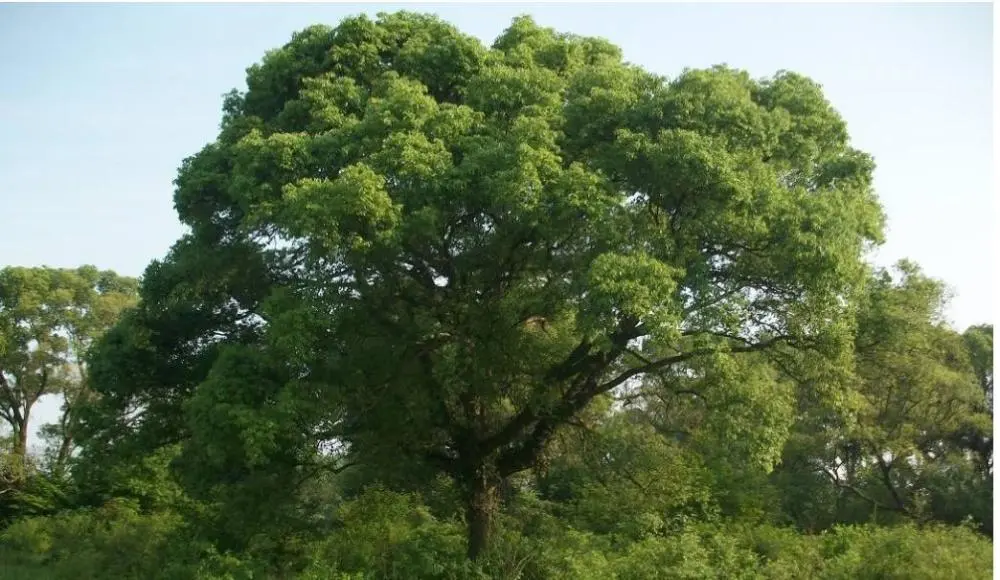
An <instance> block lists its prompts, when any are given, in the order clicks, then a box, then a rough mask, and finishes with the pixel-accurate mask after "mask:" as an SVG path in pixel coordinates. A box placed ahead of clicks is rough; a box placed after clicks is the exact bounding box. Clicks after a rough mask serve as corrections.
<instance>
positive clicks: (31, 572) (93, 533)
mask: <svg viewBox="0 0 1000 580" xmlns="http://www.w3.org/2000/svg"><path fill="white" fill-rule="evenodd" d="M0 560H2V561H4V562H5V563H7V564H8V565H10V566H12V567H13V569H14V570H15V571H16V573H17V574H18V575H20V577H23V578H25V579H39V580H40V579H42V578H44V579H47V580H61V579H63V578H65V579H73V580H88V579H94V580H104V579H108V578H120V579H122V580H131V579H136V580H139V579H146V578H162V579H164V580H174V579H176V580H182V579H186V578H187V579H189V578H192V577H195V576H196V577H198V578H203V579H205V580H209V579H212V578H220V579H221V578H225V577H227V576H226V575H221V576H220V575H217V572H218V573H221V572H220V571H224V570H225V568H230V569H236V568H238V566H236V567H234V566H233V563H232V562H228V563H227V562H226V561H225V560H224V559H221V558H218V557H216V556H214V553H213V550H212V549H211V548H210V547H209V546H207V545H199V544H198V543H197V542H196V541H193V540H192V539H191V538H190V537H189V535H188V534H187V533H186V530H185V526H184V524H183V522H182V520H181V518H180V517H179V516H177V515H175V514H171V513H159V514H153V515H142V514H140V513H138V511H137V510H136V509H135V506H134V504H130V503H128V502H123V501H112V502H109V503H108V504H106V505H105V506H104V507H102V508H100V509H95V510H90V509H86V510H78V511H75V512H67V513H63V514H60V515H56V516H48V517H36V518H27V519H23V520H21V521H18V522H16V523H15V524H13V525H11V526H10V527H8V528H7V529H6V530H4V532H3V534H2V535H0Z"/></svg>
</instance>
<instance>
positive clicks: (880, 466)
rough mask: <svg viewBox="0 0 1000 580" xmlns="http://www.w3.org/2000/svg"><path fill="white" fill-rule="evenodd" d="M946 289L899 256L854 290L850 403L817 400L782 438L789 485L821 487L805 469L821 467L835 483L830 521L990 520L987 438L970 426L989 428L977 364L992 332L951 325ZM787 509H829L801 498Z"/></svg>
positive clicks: (808, 496)
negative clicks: (981, 450)
mask: <svg viewBox="0 0 1000 580" xmlns="http://www.w3.org/2000/svg"><path fill="white" fill-rule="evenodd" d="M945 299H946V292H945V287H944V285H943V284H942V283H940V282H939V281H936V280H932V279H930V278H928V277H926V276H925V275H923V274H922V273H921V272H920V270H919V268H917V267H916V265H914V264H912V263H909V262H901V263H900V264H899V265H898V266H897V267H896V268H895V269H894V270H882V271H879V272H876V273H875V275H874V276H873V277H872V279H871V281H870V282H869V284H868V289H867V291H866V295H865V298H864V299H863V300H861V301H859V311H858V328H857V333H856V338H855V346H854V378H853V381H852V382H851V383H850V384H849V385H848V387H849V388H847V389H844V390H843V391H842V392H841V400H842V401H843V404H842V405H840V406H839V407H838V408H834V407H831V406H830V405H823V404H816V402H815V401H812V402H810V405H809V406H807V407H804V408H803V414H802V415H801V416H802V417H804V418H803V419H802V420H800V422H799V424H798V425H797V428H796V435H795V436H794V437H793V438H792V442H791V444H790V445H789V447H787V448H786V457H785V459H786V462H785V463H786V465H785V467H786V469H785V475H784V477H787V478H789V479H786V481H785V483H784V485H787V486H790V487H791V486H794V487H798V488H800V489H802V490H803V496H802V499H803V500H806V501H810V502H812V501H815V499H816V498H817V497H821V495H817V492H816V490H817V486H818V485H819V483H818V482H817V480H816V479H814V478H812V477H810V476H808V475H806V474H805V473H802V471H805V472H809V471H812V470H815V474H816V475H818V477H819V478H820V479H823V478H825V479H827V480H828V482H829V483H832V484H834V485H835V486H836V488H837V489H838V494H840V495H839V497H838V499H837V500H836V504H837V505H836V507H833V511H832V512H828V515H827V517H829V518H832V519H830V520H827V524H830V523H833V522H835V521H842V522H859V521H861V522H863V521H869V520H870V519H871V518H872V517H873V516H877V517H878V518H879V519H884V520H887V521H892V520H893V519H899V518H900V517H903V518H917V519H925V518H937V519H942V520H944V521H948V522H951V523H958V522H959V521H962V520H963V519H964V518H967V517H972V518H974V519H975V520H977V521H978V522H979V523H980V524H981V525H983V526H984V527H986V528H987V529H989V527H990V526H991V523H990V522H991V521H992V517H991V516H990V514H989V512H990V510H989V509H984V508H985V500H987V499H988V497H989V496H990V492H989V490H988V489H987V487H985V486H984V484H989V483H990V482H991V479H990V477H989V476H988V475H987V476H986V477H983V473H984V472H983V470H982V469H981V466H980V465H979V463H980V462H981V461H982V457H981V456H975V457H970V455H969V454H968V453H967V451H968V450H970V447H973V448H974V447H975V445H976V444H975V442H976V441H981V439H979V438H978V437H977V436H975V434H977V433H978V434H985V433H988V432H989V431H990V430H991V428H992V427H991V416H990V414H989V413H988V412H987V405H986V389H985V388H984V386H983V384H982V381H983V380H984V378H983V377H984V374H983V373H982V372H979V371H977V367H978V368H979V369H982V364H983V361H985V360H987V359H989V358H991V357H992V352H991V351H992V345H991V344H989V342H991V338H990V339H989V341H987V339H986V338H985V337H984V336H983V335H981V334H978V333H979V332H980V331H979V330H977V328H978V327H976V328H974V329H972V330H970V331H968V332H967V333H966V335H965V336H964V337H963V335H961V334H959V333H958V332H955V331H954V330H952V329H951V328H950V327H948V326H947V325H946V324H945V323H944V321H943V319H942V310H943V308H944V304H945ZM970 337H971V339H970ZM987 345H988V346H987ZM970 347H971V348H970ZM981 436H982V435H980V437H981ZM796 471H798V472H799V473H798V474H797V475H794V476H793V475H792V474H793V473H795V472H796ZM793 482H794V483H793ZM810 490H811V491H810ZM789 491H790V493H789V495H788V496H787V497H788V499H789V500H790V501H792V502H796V501H799V500H798V499H796V498H797V494H795V493H794V492H792V490H791V489H790V490H789ZM820 493H822V492H820ZM844 494H846V497H845V496H844ZM959 497H962V498H963V499H961V500H959V499H958V498H959ZM828 505H829V504H828ZM810 506H811V507H810ZM791 511H792V512H794V513H799V514H802V515H808V514H807V512H812V513H813V515H815V514H816V513H817V512H822V511H825V510H823V509H822V508H818V506H815V505H812V504H809V505H805V504H799V505H798V506H797V507H795V508H792V509H791Z"/></svg>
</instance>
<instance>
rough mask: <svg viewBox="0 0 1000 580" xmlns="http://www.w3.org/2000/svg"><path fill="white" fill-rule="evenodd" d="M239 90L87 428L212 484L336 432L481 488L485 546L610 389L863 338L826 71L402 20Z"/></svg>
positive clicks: (297, 464) (319, 38)
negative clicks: (99, 416) (659, 55)
mask: <svg viewBox="0 0 1000 580" xmlns="http://www.w3.org/2000/svg"><path fill="white" fill-rule="evenodd" d="M247 85H248V90H247V91H246V92H244V93H236V92H234V93H232V94H231V95H230V96H229V97H228V98H227V99H226V102H225V107H224V110H225V115H224V118H223V123H222V130H221V132H220V134H219V136H218V138H217V139H216V140H215V141H214V142H212V143H211V144H209V145H208V146H206V147H205V148H204V149H203V150H201V151H200V152H199V153H197V154H196V155H194V156H193V157H191V158H189V159H187V160H186V161H185V162H184V164H183V166H182V168H181V170H180V174H179V176H178V178H177V181H176V184H177V190H176V195H175V203H176V207H177V210H178V213H179V216H180V218H181V220H182V221H183V222H184V223H185V224H187V225H188V226H189V227H190V228H191V230H190V233H189V234H188V235H186V236H185V237H184V238H183V239H182V240H181V241H179V242H178V244H177V246H176V247H175V249H174V250H173V251H172V253H171V254H170V256H168V257H167V258H166V259H165V260H163V261H162V262H157V263H156V264H154V265H153V266H151V268H150V270H149V271H148V272H147V276H146V280H145V281H144V286H143V290H142V297H143V305H142V307H141V308H140V310H139V311H137V312H136V313H135V315H134V316H131V317H130V318H129V320H128V321H126V323H125V324H124V325H123V326H122V327H121V328H120V329H119V330H118V331H116V332H115V333H112V336H111V337H109V340H108V341H106V342H105V344H104V347H103V349H102V355H101V356H100V357H99V358H100V359H101V360H100V361H97V362H95V376H96V374H97V373H96V369H97V368H98V367H100V368H101V372H100V376H101V380H99V381H98V383H100V385H101V391H102V393H103V394H104V395H105V396H104V397H103V398H102V400H103V404H104V405H105V406H106V407H107V409H108V410H109V413H111V414H113V415H115V416H116V417H117V419H115V420H114V421H107V422H106V423H105V425H104V427H102V428H98V427H95V432H96V431H100V432H101V433H103V434H104V439H103V441H105V442H110V441H112V440H114V439H115V437H116V435H114V433H116V432H117V433H121V432H123V431H122V429H124V428H125V427H126V426H127V427H128V429H126V431H127V430H129V429H130V430H132V431H133V432H137V433H144V434H146V435H149V437H150V439H149V441H151V442H153V441H160V442H162V443H166V442H170V441H172V440H173V441H178V440H182V441H186V442H187V445H186V446H185V452H184V454H183V458H182V460H181V461H180V465H182V467H184V468H185V469H187V470H193V471H192V472H197V473H198V474H199V477H197V478H195V479H197V480H199V481H202V482H212V483H210V484H209V485H206V486H205V487H206V488H211V489H206V490H205V491H206V492H212V491H213V490H214V492H215V493H218V491H219V489H220V487H219V486H220V485H222V486H244V487H243V488H242V489H243V490H244V491H247V492H248V493H249V492H253V493H251V495H252V496H253V497H257V498H260V497H262V495H261V494H262V493H263V492H262V491H261V490H262V489H265V488H266V486H267V485H277V483H276V482H281V485H285V484H286V483H287V482H288V481H293V480H295V479H294V478H295V477H299V476H301V475H302V474H303V473H307V472H308V471H309V468H310V467H311V466H314V465H316V464H318V463H322V460H323V457H326V456H328V455H329V454H327V453H323V452H317V447H318V446H319V447H321V446H322V444H323V443H327V444H330V443H332V442H336V444H337V446H338V448H339V449H341V450H342V451H343V450H345V449H346V450H347V452H348V453H349V454H350V455H353V456H355V457H358V458H361V459H364V460H367V461H378V460H387V461H396V460H401V459H406V460H408V461H411V462H416V463H418V464H423V465H427V466H430V467H431V468H433V469H436V470H441V471H443V472H445V473H447V474H449V475H450V476H451V477H452V478H453V479H454V481H455V482H456V483H457V484H458V486H459V487H460V489H461V490H463V493H464V496H463V497H464V501H465V505H466V513H467V520H468V525H469V555H470V557H472V558H475V557H477V556H478V555H479V554H480V553H481V551H482V550H483V549H484V547H486V546H487V545H488V539H489V534H490V529H491V526H492V521H493V518H494V515H495V513H496V510H497V509H498V505H499V503H498V502H499V499H498V489H499V487H500V484H501V482H502V481H503V479H504V478H506V477H508V476H510V475H512V474H515V473H517V472H519V471H522V470H525V469H527V468H529V467H531V466H532V465H533V464H535V463H536V462H537V461H538V460H539V459H540V458H541V457H542V454H543V452H544V450H545V448H546V445H547V444H548V443H549V442H550V440H551V439H552V437H553V435H554V434H555V433H556V432H557V431H558V430H559V429H560V428H561V427H562V426H563V425H565V424H566V423H567V422H569V421H571V420H572V419H573V418H574V417H575V416H577V415H578V414H579V413H581V412H582V411H584V410H585V409H586V408H587V407H588V405H589V404H590V403H591V401H593V400H594V399H595V397H598V396H599V395H602V394H603V393H608V392H611V391H614V390H616V389H620V388H627V387H628V386H629V385H630V384H631V382H632V381H633V380H639V379H641V378H642V376H643V375H647V374H650V373H654V372H655V373H661V374H662V373H673V374H675V375H678V376H679V375H689V376H692V377H695V376H696V375H699V373H701V374H704V375H705V376H714V375H715V374H719V373H723V374H724V373H725V372H726V369H729V368H731V367H732V365H734V364H736V363H735V362H734V360H733V358H732V357H738V356H739V355H740V354H741V353H747V352H762V351H766V350H768V349H770V348H772V347H776V346H778V345H782V346H783V347H790V346H794V347H796V348H823V347H829V348H831V349H835V348H837V347H838V346H840V347H842V346H845V345H847V344H848V343H849V340H847V339H845V337H847V336H848V335H849V330H850V329H849V328H848V326H849V325H848V324H847V323H845V322H842V321H844V320H849V319H850V317H849V316H845V313H847V312H848V310H849V309H850V304H851V301H852V297H853V296H854V295H855V293H856V291H857V288H858V287H859V285H860V284H861V282H863V280H864V276H865V273H866V268H865V265H864V263H863V254H864V252H865V249H866V247H867V246H868V245H870V244H872V243H876V242H878V241H879V240H880V239H881V229H882V221H883V220H882V213H881V210H880V207H879V205H878V203H877V202H876V199H875V197H874V195H873V192H872V188H871V181H872V171H873V163H872V160H871V158H870V157H869V156H867V155H865V154H864V153H862V152H860V151H857V150H855V149H853V148H851V147H850V144H849V140H848V135H847V131H846V128H845V125H844V122H843V120H842V119H841V118H840V117H839V115H838V114H837V113H836V112H835V110H834V109H833V108H832V107H831V105H830V104H829V103H828V102H827V101H826V100H825V98H824V97H823V93H822V91H821V89H820V87H819V85H817V84H816V83H815V82H813V81H811V80H809V79H808V78H805V77H803V76H801V75H798V74H794V73H790V72H782V73H778V74H777V75H775V76H773V77H771V78H769V79H766V80H755V79H753V78H751V77H750V76H749V75H748V74H747V73H745V72H742V71H738V70H733V69H730V68H726V67H716V68H712V69H709V70H693V71H686V72H684V73H683V74H681V75H680V76H678V77H677V78H675V79H673V80H667V79H665V78H662V77H660V76H658V75H655V74H653V73H650V72H648V71H645V70H643V69H642V68H639V67H637V66H634V65H631V64H628V63H626V62H624V61H623V59H622V55H621V51H620V50H619V49H618V48H617V47H615V46H613V45H611V44H609V43H608V42H606V41H604V40H601V39H594V38H582V37H578V36H573V35H567V34H557V33H556V32H554V31H552V30H549V29H544V28H540V27H539V26H537V25H536V24H535V23H533V22H532V20H531V19H530V18H518V19H516V20H515V21H514V22H513V24H512V25H511V27H510V28H509V29H508V30H506V31H505V32H504V33H503V34H501V35H500V37H499V38H498V39H497V40H496V42H495V43H494V44H493V45H492V46H491V47H489V48H487V47H484V46H483V45H482V44H481V43H480V42H479V41H477V40H476V39H474V38H471V37H468V36H465V35H463V34H461V33H459V32H458V31H456V30H455V29H454V28H452V27H451V26H449V25H447V24H445V23H443V22H441V21H439V20H437V19H436V18H433V17H429V16H421V15H415V14H410V13H396V14H389V15H380V16H379V18H378V19H377V20H376V21H372V20H370V19H368V18H366V17H356V18H349V19H347V20H345V21H343V22H342V23H341V24H340V25H339V26H337V27H336V28H328V27H324V26H315V27H311V28H309V29H306V30H304V31H302V32H300V33H298V34H296V35H294V37H293V38H292V40H291V42H289V43H288V44H287V45H286V46H284V47H282V48H280V49H278V50H275V51H272V52H270V53H268V55H267V56H266V57H265V58H264V60H263V62H261V63H260V64H257V65H254V66H252V67H251V68H250V69H249V70H248V74H247ZM143 361H145V362H143ZM764 378H765V377H763V376H762V378H761V380H764ZM98 423H99V422H98V421H97V420H96V419H95V423H94V425H97V424H98ZM101 429H103V431H101ZM115 429H118V431H115ZM150 444H152V443H150ZM210 474H214V475H210ZM282 474H283V475H282ZM288 478H292V479H288ZM261 486H265V487H261ZM235 495H236V494H234V493H233V492H232V490H230V491H229V492H226V493H225V494H223V496H225V497H227V498H232V497H235ZM218 497H222V496H218ZM254 501H257V503H256V504H255V505H260V504H259V501H258V500H254Z"/></svg>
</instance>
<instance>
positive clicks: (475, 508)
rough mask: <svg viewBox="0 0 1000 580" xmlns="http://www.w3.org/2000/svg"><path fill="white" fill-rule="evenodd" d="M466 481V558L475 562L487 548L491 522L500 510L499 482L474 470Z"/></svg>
mask: <svg viewBox="0 0 1000 580" xmlns="http://www.w3.org/2000/svg"><path fill="white" fill-rule="evenodd" d="M476 471H477V473H476V474H475V475H474V476H473V477H472V478H470V480H469V481H468V489H467V491H466V493H467V497H466V506H465V516H466V523H467V525H468V527H469V530H468V557H469V559H470V560H473V561H475V560H476V559H478V558H479V556H480V555H482V553H483V552H484V551H485V550H486V549H487V548H488V547H489V543H490V538H491V535H492V532H493V522H494V519H495V517H496V514H497V511H499V509H500V493H499V488H500V486H499V482H498V481H497V479H496V478H494V477H491V476H489V475H487V474H486V473H484V470H482V469H479V470H476Z"/></svg>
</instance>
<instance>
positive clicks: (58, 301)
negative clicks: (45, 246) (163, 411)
mask: <svg viewBox="0 0 1000 580" xmlns="http://www.w3.org/2000/svg"><path fill="white" fill-rule="evenodd" d="M136 292H137V287H136V282H135V280H134V279H131V278H125V277H121V276H118V275H117V274H115V273H114V272H111V271H105V272H101V271H98V270H97V268H94V267H93V266H83V267H81V268H77V269H74V270H70V269H55V268H16V267H8V268H5V269H3V270H2V271H0V381H2V389H0V417H2V418H3V419H4V420H5V421H6V422H7V424H8V425H9V426H10V428H11V429H12V431H13V433H14V436H15V445H14V453H15V454H18V455H21V456H23V455H25V454H26V453H27V440H28V431H29V425H30V419H31V410H32V408H33V407H34V405H35V403H36V402H37V401H38V399H40V398H41V397H42V396H43V395H46V394H53V393H58V394H60V395H62V396H63V400H64V402H63V412H62V415H61V417H60V421H59V424H58V426H57V428H56V429H55V430H54V432H57V433H58V437H59V438H60V440H59V442H58V448H57V449H58V450H57V454H56V462H57V463H58V464H63V463H64V462H65V460H66V458H67V457H68V455H69V452H70V451H71V448H72V441H73V434H72V427H71V423H72V419H73V410H74V409H75V408H76V406H77V405H78V403H79V402H80V401H82V400H83V399H84V398H85V397H86V396H87V393H88V386H87V367H86V363H85V362H84V358H85V355H86V353H87V350H88V349H89V348H90V346H91V345H92V344H93V342H94V341H95V340H96V339H97V338H98V337H99V336H100V335H101V334H102V333H103V332H105V331H106V330H107V329H108V328H110V327H111V326H112V325H113V324H114V323H115V322H116V321H117V318H118V315H119V313H120V312H121V311H122V310H123V309H124V308H126V307H128V306H130V305H131V304H133V303H134V301H135V296H136Z"/></svg>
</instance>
